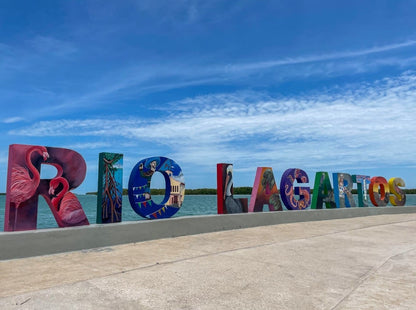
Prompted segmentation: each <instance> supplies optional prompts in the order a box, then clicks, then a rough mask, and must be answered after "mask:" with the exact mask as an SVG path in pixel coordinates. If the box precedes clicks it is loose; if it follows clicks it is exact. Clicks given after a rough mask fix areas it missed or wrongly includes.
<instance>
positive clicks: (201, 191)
mask: <svg viewBox="0 0 416 310" xmlns="http://www.w3.org/2000/svg"><path fill="white" fill-rule="evenodd" d="M251 191H252V187H250V186H243V187H234V189H233V194H234V195H251ZM403 191H404V192H405V193H406V194H416V188H410V189H403ZM150 193H151V194H152V195H164V194H165V189H164V188H158V189H153V188H152V189H150ZM352 193H353V194H357V190H356V189H353V190H352ZM216 194H217V189H216V188H197V189H185V195H216ZM311 194H313V188H311ZM85 195H97V192H87V193H85ZM123 195H128V190H127V189H126V188H124V189H123Z"/></svg>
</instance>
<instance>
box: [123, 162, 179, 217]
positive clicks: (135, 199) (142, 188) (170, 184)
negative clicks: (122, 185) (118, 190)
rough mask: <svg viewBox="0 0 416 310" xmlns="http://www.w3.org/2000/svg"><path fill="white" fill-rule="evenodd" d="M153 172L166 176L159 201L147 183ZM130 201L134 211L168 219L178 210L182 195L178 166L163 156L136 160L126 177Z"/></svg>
mask: <svg viewBox="0 0 416 310" xmlns="http://www.w3.org/2000/svg"><path fill="white" fill-rule="evenodd" d="M155 172H160V173H162V175H163V177H164V178H165V183H166V191H165V196H164V199H163V201H162V202H161V203H160V204H158V203H155V202H154V201H153V200H152V197H151V195H150V182H151V180H152V176H153V174H154V173H155ZM128 191H129V200H130V204H131V206H132V208H133V210H134V211H135V212H136V213H137V214H139V215H140V216H142V217H145V218H148V219H158V218H168V217H171V216H172V215H174V214H175V213H176V212H178V210H179V208H180V207H181V206H182V203H183V199H184V197H185V179H184V176H183V173H182V169H181V167H180V166H179V165H178V164H177V163H176V162H175V161H173V160H172V159H169V158H166V157H150V158H146V159H143V160H141V161H139V162H138V163H137V164H136V166H135V167H134V168H133V170H132V171H131V174H130V179H129V187H128Z"/></svg>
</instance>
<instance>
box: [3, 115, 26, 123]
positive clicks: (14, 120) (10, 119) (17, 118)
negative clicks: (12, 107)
mask: <svg viewBox="0 0 416 310" xmlns="http://www.w3.org/2000/svg"><path fill="white" fill-rule="evenodd" d="M23 120H24V118H23V117H20V116H15V117H8V118H5V119H3V123H5V124H12V123H17V122H21V121H23Z"/></svg>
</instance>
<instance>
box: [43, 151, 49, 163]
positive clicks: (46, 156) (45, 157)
mask: <svg viewBox="0 0 416 310" xmlns="http://www.w3.org/2000/svg"><path fill="white" fill-rule="evenodd" d="M48 158H49V154H48V153H47V152H43V160H45V161H46V160H47V159H48Z"/></svg>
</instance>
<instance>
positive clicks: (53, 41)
mask: <svg viewBox="0 0 416 310" xmlns="http://www.w3.org/2000/svg"><path fill="white" fill-rule="evenodd" d="M28 42H29V45H30V46H31V47H32V50H33V51H34V52H36V53H38V54H40V55H45V56H48V57H51V56H52V57H68V56H71V55H73V54H74V53H76V52H77V50H78V49H77V48H76V47H75V46H74V45H73V44H72V43H70V42H67V41H64V40H60V39H57V38H54V37H50V36H40V35H38V36H35V37H34V38H33V39H30V40H29V41H28Z"/></svg>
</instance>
